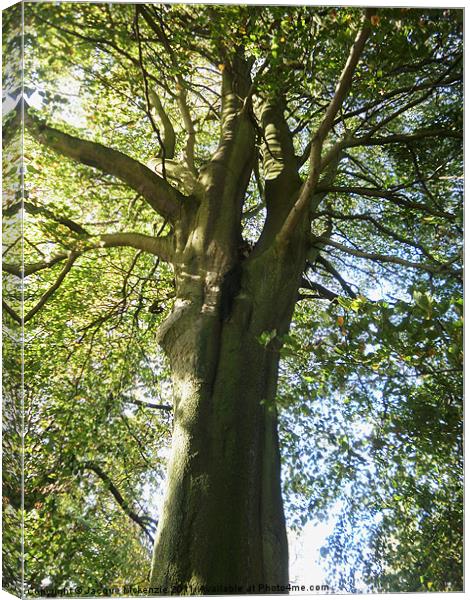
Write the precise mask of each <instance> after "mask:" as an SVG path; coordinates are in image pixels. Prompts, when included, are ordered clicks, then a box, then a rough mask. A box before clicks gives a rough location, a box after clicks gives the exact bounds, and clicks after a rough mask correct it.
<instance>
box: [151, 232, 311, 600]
mask: <svg viewBox="0 0 470 600" xmlns="http://www.w3.org/2000/svg"><path fill="white" fill-rule="evenodd" d="M300 240H301V236H298V240H296V239H294V241H293V243H292V244H290V245H289V246H288V248H287V249H286V248H282V249H275V248H272V249H271V250H269V251H266V252H264V253H263V254H261V255H259V256H256V255H254V254H253V255H251V256H250V257H248V258H247V259H242V260H240V261H239V262H238V264H237V265H236V266H235V267H232V268H231V269H229V270H228V271H227V269H225V275H224V274H222V273H223V269H222V270H221V271H220V272H219V273H215V274H214V271H213V270H211V269H210V268H209V267H207V266H206V268H205V269H204V270H203V271H202V274H200V275H199V276H197V275H195V271H198V269H194V270H193V273H192V274H191V275H189V274H188V273H187V272H185V273H184V274H183V270H181V272H180V274H179V280H180V281H179V286H178V279H177V287H179V291H180V294H179V297H180V300H179V302H177V306H176V308H175V311H174V313H173V315H172V316H171V317H170V319H169V321H168V322H167V324H166V325H164V326H163V331H162V333H161V334H160V335H161V337H160V342H161V344H162V346H163V348H164V349H165V351H166V352H167V354H168V356H169V358H170V362H171V368H172V373H173V386H174V403H175V425H174V432H173V446H172V453H171V458H170V461H169V467H168V475H167V491H166V497H165V500H164V507H163V511H162V514H161V517H160V520H159V527H158V531H157V536H156V543H155V550H154V557H153V568H152V575H151V587H152V588H154V589H157V591H158V589H163V588H166V590H167V593H180V594H203V593H227V592H230V591H232V592H233V593H260V587H259V586H262V585H265V586H269V587H265V588H262V589H261V591H270V590H271V591H282V590H281V587H282V586H286V585H287V584H288V549H287V537H286V528H285V520H284V512H283V506H282V497H281V481H280V455H279V446H278V435H277V413H276V406H275V394H276V384H277V373H278V363H279V349H280V347H281V339H280V338H281V336H282V335H283V334H284V333H286V332H287V330H288V327H289V324H290V320H291V317H292V312H293V308H294V304H295V301H296V297H297V290H298V286H299V282H300V278H301V274H302V269H303V264H304V260H305V256H304V255H305V248H304V247H303V245H302V242H301V241H300ZM190 262H191V261H187V262H186V265H188V264H189V263H190ZM186 268H187V267H186ZM235 272H239V277H240V282H239V285H238V286H237V287H236V288H234V289H232V290H230V292H231V293H232V297H231V298H228V299H227V298H226V297H224V296H225V295H226V294H227V293H229V292H227V289H226V279H227V273H228V274H229V276H231V275H232V274H233V273H235ZM199 273H201V271H200V270H199ZM185 281H186V286H187V287H186V290H184V288H185V283H184V282H185ZM187 282H191V283H189V284H188V283H187ZM189 288H191V289H189ZM185 296H186V298H188V297H189V296H191V302H189V301H185V299H184V297H185ZM273 298H276V301H275V304H274V303H273ZM227 302H229V305H228V307H227V305H226V303H227ZM263 333H265V334H266V333H269V336H266V335H265V336H264V340H263V336H262V334H263ZM266 337H269V338H271V339H270V341H269V342H267V341H266Z"/></svg>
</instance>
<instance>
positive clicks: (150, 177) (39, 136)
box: [25, 113, 185, 222]
mask: <svg viewBox="0 0 470 600" xmlns="http://www.w3.org/2000/svg"><path fill="white" fill-rule="evenodd" d="M25 125H26V126H27V128H28V130H29V132H30V133H31V134H32V135H33V137H34V138H35V139H36V140H37V141H38V142H40V143H41V144H44V145H45V146H47V147H48V148H51V149H52V150H54V151H56V152H58V153H59V154H62V155H63V156H67V157H68V158H71V159H73V160H76V161H79V162H81V163H83V164H85V165H89V166H91V167H95V168H97V169H100V170H101V171H104V172H105V173H109V174H110V175H114V176H115V177H118V178H119V179H121V180H122V181H124V183H126V184H127V185H129V186H130V187H131V188H133V189H135V190H136V191H137V192H138V193H139V194H141V195H142V197H143V198H145V200H146V201H147V202H148V203H149V205H150V206H151V207H152V208H153V209H154V210H156V211H157V212H158V213H160V214H161V215H162V216H164V217H165V218H167V219H168V220H169V221H171V222H174V221H175V220H176V219H177V218H178V216H179V214H180V210H181V207H182V203H183V201H184V200H185V197H184V196H183V195H182V194H181V193H180V192H179V191H178V190H176V189H175V188H173V187H172V186H171V185H170V184H169V183H168V182H167V181H165V180H164V179H163V178H162V177H159V176H158V175H157V174H156V173H154V172H153V171H152V170H151V169H149V168H148V167H146V166H145V165H143V164H141V163H140V162H139V161H137V160H135V159H133V158H131V157H130V156H127V155H126V154H123V153H122V152H119V151H118V150H113V149H111V148H108V147H106V146H103V145H102V144H98V143H96V142H90V141H87V140H82V139H80V138H77V137H74V136H72V135H69V134H68V133H64V132H62V131H59V130H58V129H54V128H53V127H49V126H48V125H46V124H45V123H44V122H42V121H40V120H38V119H37V118H36V117H32V116H31V114H29V113H27V114H26V116H25Z"/></svg>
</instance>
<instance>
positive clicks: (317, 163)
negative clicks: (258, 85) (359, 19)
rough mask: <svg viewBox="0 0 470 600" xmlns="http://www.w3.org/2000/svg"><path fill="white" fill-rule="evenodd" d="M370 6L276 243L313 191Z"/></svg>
mask: <svg viewBox="0 0 470 600" xmlns="http://www.w3.org/2000/svg"><path fill="white" fill-rule="evenodd" d="M370 10H371V9H367V10H366V14H365V16H364V20H363V26H362V28H361V30H360V31H359V33H358V34H357V36H356V39H355V41H354V44H353V45H352V47H351V50H350V53H349V57H348V60H347V61H346V65H345V66H344V69H343V71H342V73H341V76H340V78H339V81H338V84H337V86H336V90H335V93H334V96H333V98H332V99H331V101H330V104H329V105H328V108H327V109H326V113H325V116H324V117H323V120H322V122H321V124H320V126H319V128H318V129H317V132H316V134H315V136H314V138H313V140H312V145H311V150H310V172H309V174H308V177H307V180H306V181H305V183H304V185H303V186H302V190H301V192H300V195H299V197H298V199H297V201H296V202H295V204H294V206H293V207H292V209H291V211H290V212H289V214H288V216H287V218H286V220H285V222H284V225H283V226H282V229H281V231H280V232H279V234H278V242H279V243H285V242H287V240H288V239H289V237H290V236H291V234H292V232H293V230H294V229H295V227H296V226H297V224H298V223H299V221H300V219H301V218H302V216H303V215H304V214H305V211H306V210H307V208H308V205H309V204H310V200H311V197H312V195H313V193H314V190H315V186H316V185H317V183H318V179H319V177H320V173H321V155H322V149H323V143H324V141H325V139H326V136H327V135H328V133H329V132H330V130H331V128H332V126H333V123H334V119H335V117H336V114H337V113H338V111H339V109H340V108H341V105H342V103H343V101H344V99H345V98H346V96H347V95H348V93H349V90H350V89H351V84H352V79H353V75H354V72H355V70H356V67H357V64H358V62H359V59H360V57H361V54H362V51H363V50H364V47H365V44H366V41H367V38H368V37H369V34H370V26H369V24H368V20H369V17H370V14H371V13H370Z"/></svg>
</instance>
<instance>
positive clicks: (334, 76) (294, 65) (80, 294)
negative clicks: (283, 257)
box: [4, 2, 463, 591]
mask: <svg viewBox="0 0 470 600" xmlns="http://www.w3.org/2000/svg"><path fill="white" fill-rule="evenodd" d="M17 16H18V14H17V13H14V12H10V13H9V12H8V11H7V12H6V13H5V27H6V30H7V34H8V35H6V36H5V38H6V40H5V44H6V50H5V51H9V52H11V51H12V49H13V50H14V49H15V44H16V45H17V44H18V39H19V36H20V30H19V28H18V23H17ZM362 18H363V13H362V11H361V10H360V9H356V8H340V9H336V10H335V9H331V8H313V7H300V6H295V7H287V6H282V7H281V6H279V7H277V6H276V7H274V6H271V7H262V6H256V7H255V6H251V7H246V6H235V5H234V6H215V5H214V6H202V5H150V4H149V5H142V6H140V7H138V6H137V5H132V4H127V5H124V4H123V5H121V4H91V3H90V4H87V3H81V4H78V3H77V4H71V3H52V2H45V3H40V4H26V5H25V33H24V44H25V90H24V91H25V96H26V100H27V102H28V104H29V105H30V108H29V109H28V113H29V114H30V115H32V116H31V117H30V118H31V119H41V120H42V121H44V122H45V123H47V125H48V126H53V127H56V128H57V129H58V130H59V131H61V132H66V133H69V134H71V135H73V136H77V137H79V138H81V139H88V140H93V141H95V142H99V143H101V144H103V145H105V146H108V147H112V148H114V149H117V150H120V151H121V152H123V153H125V154H126V155H128V156H131V157H133V158H135V159H137V160H139V161H140V162H141V163H144V164H148V165H151V166H152V168H154V169H156V170H157V172H159V173H160V174H161V175H162V176H163V178H164V179H165V178H167V179H168V180H169V181H170V182H171V183H172V184H173V185H175V186H176V187H177V188H178V189H179V190H180V191H181V192H182V193H190V192H192V190H193V189H194V186H197V185H198V183H197V174H199V173H203V171H204V165H205V164H206V163H207V161H208V160H209V158H210V157H211V155H212V154H213V152H214V151H215V149H216V145H217V136H218V131H219V126H220V124H219V122H220V118H221V115H220V111H221V96H220V94H221V91H220V86H221V78H222V76H223V73H224V70H225V69H226V66H225V65H226V61H227V60H229V58H228V57H229V56H230V52H232V51H233V49H234V48H237V49H238V50H239V51H241V52H242V53H243V54H244V56H246V57H251V69H252V79H253V90H252V91H251V93H252V95H253V102H252V107H251V109H250V110H251V111H252V115H251V116H252V119H253V122H254V123H255V128H256V132H257V160H256V163H255V167H254V169H253V172H252V173H251V175H250V183H249V185H248V187H247V190H246V195H245V200H244V206H243V211H244V213H243V237H244V241H245V244H246V247H247V248H248V250H251V248H252V247H253V245H255V244H256V242H257V241H258V239H259V237H260V234H261V232H262V231H263V227H264V225H265V217H266V194H267V193H269V186H270V181H271V180H272V179H274V178H275V177H276V175H277V174H278V173H279V170H280V169H282V164H283V163H282V158H281V159H280V158H279V156H280V154H279V152H280V149H279V147H278V146H277V139H276V138H275V136H274V134H273V132H272V131H271V129H270V128H269V126H266V123H265V122H264V121H263V112H262V107H263V103H264V101H265V100H266V99H267V98H271V97H273V96H274V97H276V98H277V97H279V98H283V102H284V105H283V108H282V112H283V114H284V115H285V123H286V125H287V126H288V129H289V135H290V136H291V138H290V139H292V144H293V148H294V151H295V155H296V157H297V159H296V160H298V161H299V164H300V165H303V166H302V168H301V170H300V172H301V174H302V176H304V177H306V176H307V173H308V165H309V156H310V155H309V152H310V144H311V137H312V135H313V134H314V132H315V131H316V129H317V128H318V126H319V125H320V123H321V121H322V119H323V114H324V112H325V109H326V108H327V107H328V104H329V102H330V99H331V97H333V95H334V93H335V87H336V84H337V81H338V79H339V76H340V74H341V71H342V69H343V66H344V64H345V62H346V60H347V57H348V54H349V51H350V47H351V44H352V42H353V40H354V37H355V35H356V32H357V30H358V28H359V27H360V21H361V19H362ZM367 19H368V20H369V23H370V27H371V30H372V31H371V35H370V38H369V40H368V42H367V44H366V47H365V49H364V52H363V54H362V57H361V60H360V61H359V64H358V66H357V69H356V71H355V73H354V77H353V81H352V88H351V93H350V94H349V95H348V96H347V97H346V99H345V100H344V102H343V103H342V106H341V109H340V110H339V111H338V114H337V115H336V116H335V121H334V125H333V127H332V129H331V131H330V134H329V137H328V139H327V143H326V146H325V153H324V157H325V156H326V157H327V158H328V157H329V163H328V165H327V166H326V168H325V169H324V171H323V174H322V177H321V178H320V181H319V183H318V185H317V187H316V195H315V197H314V202H313V203H312V208H311V212H312V243H311V250H310V255H309V260H308V261H307V263H306V266H305V273H304V279H303V281H302V285H301V288H300V292H299V302H298V303H297V308H296V311H295V314H294V319H293V323H292V327H291V330H290V332H289V334H288V335H287V336H283V338H282V339H281V340H279V341H280V342H281V343H282V344H283V346H282V350H281V355H282V362H281V371H280V381H279V389H278V399H277V401H276V404H277V409H278V411H279V419H280V436H281V447H282V459H283V482H284V498H285V510H286V515H287V520H288V523H289V525H290V526H291V527H293V528H300V527H301V526H302V525H303V524H305V523H306V522H307V521H309V520H316V521H321V520H325V519H327V518H328V515H329V511H331V510H332V507H333V508H334V514H336V526H335V529H334V533H333V535H332V536H331V537H330V539H329V542H328V545H327V546H326V547H325V548H323V549H322V559H323V560H324V561H325V562H328V564H329V568H330V572H331V579H330V581H329V582H328V583H331V586H332V587H333V588H335V589H338V590H349V591H354V590H357V589H371V590H378V591H425V590H431V591H444V590H460V589H462V556H461V554H462V458H463V457H462V430H461V421H462V397H461V396H462V394H461V372H462V365H461V360H462V299H461V269H460V263H461V237H462V164H461V163H462V147H461V142H462V140H461V128H462V95H461V94H462V90H461V79H462V12H461V11H458V10H441V9H432V10H431V9H406V8H405V9H382V10H380V11H378V12H377V11H376V12H375V13H374V12H373V13H371V14H368V16H367ZM188 32H191V34H190V35H188ZM16 49H17V46H16ZM238 50H237V51H238ZM12 87H13V84H12V83H11V82H10V86H9V89H7V92H9V94H10V101H11V99H12V98H16V95H17V93H18V92H17V91H15V90H14V89H12ZM15 94H16V95H15ZM16 118H17V116H16V112H15V111H14V110H12V111H10V112H9V113H8V114H7V115H6V117H5V118H4V127H5V139H6V141H7V143H9V144H10V146H7V149H6V150H5V152H4V158H5V160H6V161H7V162H8V161H10V163H9V164H7V166H6V167H5V168H4V173H5V175H4V179H5V181H6V193H5V196H4V216H5V218H6V221H5V223H6V229H5V231H6V234H5V239H6V240H7V245H6V249H5V252H4V262H5V263H6V264H5V268H6V270H7V272H8V273H9V276H11V277H12V278H14V277H15V275H19V274H20V267H19V262H20V261H21V255H20V254H21V253H20V252H19V251H18V245H21V240H20V232H19V231H17V229H15V228H18V220H17V219H16V218H15V215H16V216H17V215H18V211H19V210H20V209H21V193H18V189H17V188H18V186H19V182H18V177H17V164H16V165H13V167H12V166H11V165H12V164H13V161H14V160H15V159H16V160H18V157H17V156H15V154H16V153H17V151H18V149H17V147H15V145H14V136H12V135H10V131H11V130H13V129H14V123H15V120H16ZM41 135H43V134H41V133H39V134H37V133H35V130H34V126H32V127H31V128H30V129H28V127H27V128H26V132H25V141H24V144H25V145H24V160H25V187H24V199H23V208H24V212H23V215H24V245H23V253H24V264H25V265H26V266H25V271H24V275H25V279H24V313H23V316H24V324H25V331H24V390H20V389H19V387H17V388H15V386H12V389H9V387H8V386H7V388H6V390H5V391H6V392H7V393H8V395H9V400H10V402H11V405H12V406H16V407H17V409H18V406H19V405H20V404H21V402H24V410H25V412H24V433H25V447H24V465H25V480H24V485H25V499H24V507H23V508H24V522H25V552H26V558H25V560H26V574H25V578H26V582H27V586H28V587H30V588H31V589H38V588H40V587H41V586H52V587H55V588H57V587H64V586H74V585H75V586H76V585H81V586H88V587H97V588H98V587H100V586H103V585H106V586H111V585H124V584H126V583H127V584H128V583H132V584H137V583H140V582H142V583H143V582H145V581H146V580H147V577H148V569H149V561H150V554H151V540H152V539H153V536H154V532H155V525H156V520H158V504H159V498H160V496H161V488H162V486H163V481H164V467H165V457H166V450H165V449H166V448H167V447H168V443H169V439H170V435H171V422H172V413H171V400H170V396H171V389H170V383H169V373H168V365H167V363H166V361H165V359H164V357H163V355H162V353H161V351H160V350H159V348H158V345H157V342H156V337H155V330H156V328H157V327H158V325H159V324H160V323H161V322H162V320H163V319H164V318H165V317H166V316H167V315H168V314H169V313H170V311H171V309H172V306H173V299H174V295H175V291H174V281H173V273H172V270H171V268H170V267H169V266H168V264H167V263H165V262H164V261H163V260H161V259H160V258H158V257H156V256H155V255H154V254H151V253H147V252H145V250H144V249H142V248H141V249H138V248H136V247H135V245H134V247H125V246H126V244H124V243H116V244H113V243H112V242H110V238H109V237H108V238H107V237H106V236H112V235H114V234H115V233H116V232H126V231H132V232H137V233H139V234H143V235H146V236H161V235H163V234H165V233H168V232H169V231H170V230H171V227H170V225H169V224H168V221H167V220H166V219H165V218H163V217H161V216H160V215H159V214H157V212H155V210H154V209H153V208H152V207H151V206H150V205H149V203H148V202H147V201H146V200H145V198H144V197H143V195H142V194H140V193H139V192H138V191H135V190H133V189H131V187H129V185H127V184H126V183H125V182H123V181H122V180H120V179H118V178H117V177H115V176H114V175H113V174H112V173H111V174H110V173H105V172H103V171H102V170H99V169H94V168H93V166H90V164H91V163H90V162H89V163H88V166H87V165H85V164H81V163H80V162H77V161H76V160H72V159H71V158H70V156H71V155H70V152H69V154H68V156H69V158H67V157H64V156H63V155H61V154H60V153H57V147H56V148H54V140H52V142H51V143H49V144H48V143H47V141H46V142H45V141H44V138H41ZM51 135H52V136H53V135H55V134H54V133H52V134H51ZM271 136H272V139H271ZM270 143H271V146H270ZM283 143H284V142H281V146H282V144H283ZM48 146H49V147H48ZM15 148H16V149H15ZM266 148H267V149H268V150H266ZM328 153H329V154H328ZM62 154H64V153H62ZM65 154H66V156H67V153H65ZM324 160H326V159H325V158H324ZM183 165H184V168H183ZM178 167H180V168H179V170H178ZM15 231H16V233H15ZM8 236H10V237H8ZM14 244H17V246H16V247H15V245H14ZM114 246H116V247H114ZM130 246H132V244H130ZM15 248H16V249H15ZM15 253H16V254H15ZM11 281H13V279H11V280H8V281H7V282H6V284H5V291H4V299H5V301H6V303H7V310H5V313H4V314H5V317H4V318H5V322H6V327H7V335H5V337H4V340H5V345H6V350H7V351H8V350H9V348H8V345H9V344H10V336H9V334H8V332H12V331H14V330H17V329H18V323H19V322H20V321H21V317H20V315H21V314H22V313H21V310H20V302H19V301H20V298H19V296H18V294H19V292H18V288H17V287H15V286H14V285H13V284H12V283H11ZM275 302H276V299H275V298H273V303H275ZM276 336H277V332H276V331H275V330H274V331H266V332H265V334H263V336H261V338H260V344H265V345H268V344H269V343H270V342H271V341H272V340H273V339H274V338H276ZM6 356H7V359H6V363H5V368H6V369H7V370H10V371H11V372H14V371H15V369H17V376H18V365H17V360H18V355H17V354H14V353H13V352H6ZM10 361H11V363H12V364H11V365H10ZM13 363H15V364H13ZM169 405H170V406H169ZM6 417H7V418H8V419H10V421H9V423H10V425H11V423H12V422H13V421H14V419H13V417H11V413H7V415H6ZM14 487H15V485H13V488H14ZM4 496H5V503H6V506H7V511H10V513H13V514H15V515H16V517H18V515H20V511H21V508H22V506H21V502H20V500H19V498H18V490H15V489H11V490H9V489H6V493H5V494H4ZM12 571H14V569H13V570H12ZM10 575H11V579H10V582H9V585H10V586H11V587H12V588H14V587H15V585H16V584H15V582H14V581H13V575H12V574H10Z"/></svg>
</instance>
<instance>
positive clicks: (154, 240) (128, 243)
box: [2, 232, 173, 277]
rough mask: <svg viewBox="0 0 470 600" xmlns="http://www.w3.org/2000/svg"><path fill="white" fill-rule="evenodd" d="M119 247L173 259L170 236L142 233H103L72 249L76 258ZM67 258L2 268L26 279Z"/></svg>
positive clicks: (5, 265)
mask: <svg viewBox="0 0 470 600" xmlns="http://www.w3.org/2000/svg"><path fill="white" fill-rule="evenodd" d="M93 240H96V241H93ZM120 247H128V248H135V249H136V250H143V251H144V252H149V253H150V254H154V255H155V256H158V257H159V258H161V259H163V260H165V261H167V262H171V261H172V258H173V242H172V238H171V236H168V237H161V238H160V237H152V236H150V235H143V234H142V233H131V232H122V233H104V234H102V235H100V236H96V237H94V238H90V240H88V241H87V243H86V244H85V245H84V246H83V245H82V246H80V248H76V249H74V250H73V253H74V254H75V255H76V256H79V255H81V254H83V253H84V252H87V251H88V250H94V249H96V248H120ZM69 256H70V253H65V252H63V253H60V254H57V255H56V256H54V257H53V258H51V259H49V260H47V261H43V262H38V263H32V264H30V265H25V266H24V270H23V269H22V267H21V266H19V265H13V264H9V263H3V265H2V268H3V270H4V271H5V272H6V273H10V274H11V275H16V276H17V277H28V275H32V274H33V273H37V272H38V271H42V270H43V269H48V268H50V267H52V266H54V265H55V264H57V263H58V262H61V261H63V260H66V259H67V258H69Z"/></svg>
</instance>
